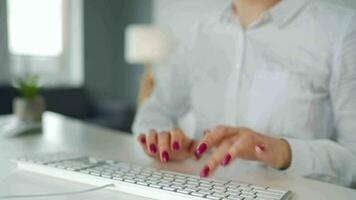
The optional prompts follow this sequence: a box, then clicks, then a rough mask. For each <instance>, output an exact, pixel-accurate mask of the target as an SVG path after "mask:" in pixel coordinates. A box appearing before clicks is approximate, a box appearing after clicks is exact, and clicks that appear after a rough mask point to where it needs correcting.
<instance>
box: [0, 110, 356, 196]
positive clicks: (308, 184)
mask: <svg viewBox="0 0 356 200" xmlns="http://www.w3.org/2000/svg"><path fill="white" fill-rule="evenodd" d="M0 134H1V130H0ZM58 151H67V152H68V151H69V152H80V153H86V154H90V155H96V156H100V157H104V158H108V159H116V160H122V161H128V162H132V163H137V164H141V165H145V166H153V167H159V168H163V169H169V170H173V171H178V172H185V173H190V174H196V175H197V174H198V172H199V170H200V168H201V166H202V164H203V162H202V161H201V162H199V163H196V162H194V161H187V162H185V163H168V164H164V165H161V164H160V163H157V162H155V161H153V160H151V159H149V158H147V157H146V156H145V155H144V154H143V153H142V151H141V149H140V148H139V146H138V144H137V143H136V141H135V139H134V138H133V137H132V136H130V135H128V134H124V133H120V132H115V131H111V130H107V129H103V128H99V127H96V126H92V125H89V124H86V123H83V122H81V121H78V120H73V119H71V118H67V117H64V116H62V115H58V114H54V113H46V114H45V117H44V130H43V133H42V134H40V133H38V134H28V135H23V136H21V137H18V138H12V139H5V138H1V137H0V194H28V193H49V192H62V191H72V190H80V189H86V188H88V186H87V185H82V184H78V183H74V182H69V181H64V180H60V179H54V178H50V177H46V176H39V175H36V174H32V173H26V172H22V171H19V170H16V166H15V165H14V164H13V163H11V162H10V161H9V159H11V158H14V157H16V156H19V155H23V154H29V153H42V152H58ZM235 163H236V164H234V166H231V167H229V168H224V170H218V171H217V172H216V173H215V175H214V176H213V177H214V178H220V179H227V180H230V179H233V180H236V181H245V182H250V183H254V184H258V185H268V186H272V187H276V188H281V189H288V190H291V191H292V192H293V194H294V198H293V199H295V200H297V199H303V200H308V199H313V200H319V199H320V200H324V199H332V200H336V199H337V200H341V199H356V190H352V189H348V188H343V187H339V186H335V185H331V184H327V183H322V182H318V181H313V180H308V179H304V178H299V177H292V176H287V175H284V174H281V173H280V172H277V171H275V170H271V169H266V168H262V167H260V166H259V165H256V166H254V167H251V166H250V165H249V167H247V165H246V163H245V162H244V161H237V162H235ZM46 199H54V200H57V199H100V200H102V199H120V200H121V199H130V200H131V199H145V198H141V197H137V196H132V195H128V194H124V193H118V192H114V191H110V190H102V191H97V192H92V193H87V194H81V195H76V196H65V197H56V198H46Z"/></svg>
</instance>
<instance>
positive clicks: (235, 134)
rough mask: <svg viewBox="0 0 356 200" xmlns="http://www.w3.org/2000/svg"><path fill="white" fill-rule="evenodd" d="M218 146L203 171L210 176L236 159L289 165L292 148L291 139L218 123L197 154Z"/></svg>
mask: <svg viewBox="0 0 356 200" xmlns="http://www.w3.org/2000/svg"><path fill="white" fill-rule="evenodd" d="M212 147H216V149H215V150H214V152H213V154H212V156H211V157H210V158H209V159H208V161H207V163H206V164H205V165H204V167H203V169H202V170H201V172H200V176H202V177H207V176H209V175H210V174H212V173H213V171H214V170H215V169H216V168H217V167H218V166H219V165H220V166H227V165H229V164H230V163H231V162H232V161H234V160H236V159H244V160H258V161H261V162H264V163H265V164H267V165H268V166H270V167H273V168H276V169H283V168H288V167H289V165H290V161H291V150H290V146H289V144H288V142H287V141H285V140H283V139H276V138H272V137H269V136H265V135H262V134H259V133H256V132H255V131H253V130H251V129H247V128H233V127H227V126H218V127H217V128H215V129H213V130H209V131H206V132H205V136H204V137H203V139H202V140H201V141H200V142H199V145H198V147H197V149H196V155H197V156H198V157H200V156H202V155H203V154H204V153H206V152H208V151H209V150H210V149H211V148H212Z"/></svg>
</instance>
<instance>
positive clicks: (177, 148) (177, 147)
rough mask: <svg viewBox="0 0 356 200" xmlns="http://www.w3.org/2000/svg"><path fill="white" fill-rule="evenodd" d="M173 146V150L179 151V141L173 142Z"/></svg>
mask: <svg viewBox="0 0 356 200" xmlns="http://www.w3.org/2000/svg"><path fill="white" fill-rule="evenodd" d="M172 147H173V150H175V151H178V150H179V148H180V147H179V143H178V142H173V145H172Z"/></svg>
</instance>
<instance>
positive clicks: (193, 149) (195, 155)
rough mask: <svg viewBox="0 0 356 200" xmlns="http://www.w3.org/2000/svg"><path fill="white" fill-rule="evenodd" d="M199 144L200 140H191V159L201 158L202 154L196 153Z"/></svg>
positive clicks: (189, 150)
mask: <svg viewBox="0 0 356 200" xmlns="http://www.w3.org/2000/svg"><path fill="white" fill-rule="evenodd" d="M197 146H198V142H197V141H194V140H191V141H190V145H189V147H188V153H189V155H191V156H190V157H191V159H193V160H195V161H197V160H199V159H200V156H198V155H197V154H196V153H195V149H196V148H197Z"/></svg>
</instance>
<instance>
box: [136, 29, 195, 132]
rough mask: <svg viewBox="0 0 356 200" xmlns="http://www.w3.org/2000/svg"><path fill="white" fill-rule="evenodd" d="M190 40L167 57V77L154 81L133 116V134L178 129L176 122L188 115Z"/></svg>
mask: <svg viewBox="0 0 356 200" xmlns="http://www.w3.org/2000/svg"><path fill="white" fill-rule="evenodd" d="M196 29H197V28H195V32H196ZM195 32H194V33H195ZM195 34H196V33H195ZM195 34H194V35H195ZM193 40H194V39H193V37H192V38H191V39H189V40H187V41H186V42H185V43H184V45H181V47H180V48H178V50H177V51H176V52H174V53H173V55H172V56H170V57H171V59H170V60H169V62H168V64H167V65H168V67H169V70H168V75H167V76H164V77H163V78H161V79H159V80H158V81H157V84H156V85H155V87H154V90H153V93H152V94H151V96H150V97H149V98H148V100H147V101H146V102H145V103H144V104H143V105H142V106H141V107H140V108H139V110H138V112H137V114H136V117H135V120H134V124H133V127H132V130H133V133H134V134H139V133H147V132H148V131H149V130H150V129H156V130H157V131H167V130H171V129H172V128H175V127H178V120H179V119H180V118H181V117H182V116H183V115H184V114H186V113H187V112H188V111H189V109H190V91H191V78H190V75H191V67H190V65H191V64H192V62H191V57H192V56H191V55H190V53H191V51H192V47H193V42H194V41H193Z"/></svg>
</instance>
